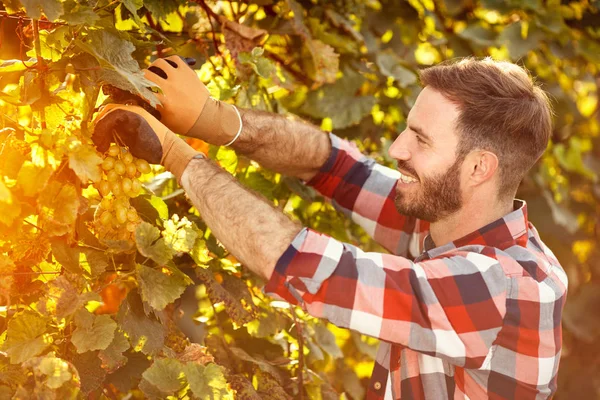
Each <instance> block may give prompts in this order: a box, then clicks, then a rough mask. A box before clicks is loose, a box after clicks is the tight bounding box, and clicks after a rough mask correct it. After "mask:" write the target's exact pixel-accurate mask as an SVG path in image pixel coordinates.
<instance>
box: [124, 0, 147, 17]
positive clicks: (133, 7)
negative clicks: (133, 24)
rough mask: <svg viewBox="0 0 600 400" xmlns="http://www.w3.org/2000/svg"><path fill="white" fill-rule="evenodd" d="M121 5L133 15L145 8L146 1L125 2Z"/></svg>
mask: <svg viewBox="0 0 600 400" xmlns="http://www.w3.org/2000/svg"><path fill="white" fill-rule="evenodd" d="M121 3H122V4H123V5H124V6H125V8H127V9H128V10H129V12H130V13H132V14H136V11H137V10H139V9H140V8H142V7H143V6H144V0H123V1H121Z"/></svg>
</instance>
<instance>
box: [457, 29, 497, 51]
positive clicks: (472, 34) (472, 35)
mask: <svg viewBox="0 0 600 400" xmlns="http://www.w3.org/2000/svg"><path fill="white" fill-rule="evenodd" d="M458 36H459V37H461V38H463V39H465V40H468V41H469V42H470V43H471V44H474V45H477V46H481V47H488V46H495V45H496V36H497V35H496V33H495V32H493V31H492V30H491V29H489V28H487V27H485V26H484V25H482V24H479V23H477V24H470V25H468V26H467V27H466V28H465V29H463V30H462V31H460V32H459V33H458Z"/></svg>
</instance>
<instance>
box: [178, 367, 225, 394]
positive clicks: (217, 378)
mask: <svg viewBox="0 0 600 400" xmlns="http://www.w3.org/2000/svg"><path fill="white" fill-rule="evenodd" d="M183 370H184V372H185V376H186V378H187V381H188V383H189V384H190V389H192V393H194V396H196V397H197V398H199V399H203V400H219V399H222V398H223V397H224V396H225V395H226V394H227V381H226V380H225V377H224V376H223V371H222V369H221V367H219V366H218V365H217V364H214V363H210V364H208V365H201V364H197V363H187V364H186V365H185V366H184V368H183Z"/></svg>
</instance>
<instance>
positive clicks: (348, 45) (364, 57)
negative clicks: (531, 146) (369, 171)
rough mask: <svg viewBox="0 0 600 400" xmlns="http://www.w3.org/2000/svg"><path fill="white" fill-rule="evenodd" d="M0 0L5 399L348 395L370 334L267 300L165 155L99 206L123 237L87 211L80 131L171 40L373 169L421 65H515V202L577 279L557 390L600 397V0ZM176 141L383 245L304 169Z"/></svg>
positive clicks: (230, 87)
mask: <svg viewBox="0 0 600 400" xmlns="http://www.w3.org/2000/svg"><path fill="white" fill-rule="evenodd" d="M1 4H2V5H3V7H2V10H0V29H1V32H0V44H1V47H0V59H1V60H0V129H1V130H0V346H1V347H0V398H2V399H4V398H15V399H30V398H31V399H33V398H44V399H70V398H79V397H89V398H93V399H99V398H104V399H106V398H110V399H117V398H124V397H126V396H128V395H129V396H131V397H128V398H149V399H162V398H167V397H169V396H172V398H198V399H226V398H239V399H291V398H299V399H307V398H310V399H338V398H340V396H344V398H348V399H361V398H363V397H364V393H365V385H366V382H367V381H368V378H369V376H370V373H371V368H372V366H373V357H374V352H375V349H376V345H377V341H376V340H375V339H373V338H368V337H365V336H361V335H359V334H356V333H355V332H351V331H347V330H342V329H338V328H336V327H334V326H332V325H331V324H328V323H327V322H326V321H320V320H316V319H314V318H312V317H310V316H309V315H307V314H306V313H304V312H303V311H302V310H301V309H298V308H294V307H289V306H288V305H287V304H285V303H281V302H276V301H273V300H272V299H270V298H269V297H268V296H265V295H264V294H263V293H262V291H261V287H262V286H263V285H264V282H261V281H260V279H259V278H257V277H256V276H254V275H253V274H251V273H250V272H248V271H247V270H246V269H244V267H243V266H242V265H240V263H239V262H238V261H237V260H236V259H235V258H233V257H232V256H231V255H229V253H228V251H227V249H225V248H223V247H222V246H221V245H220V244H219V242H218V241H217V240H216V239H215V238H214V236H213V235H212V234H211V231H210V228H209V227H207V226H206V225H205V224H204V223H203V220H202V215H199V213H198V212H197V210H196V209H195V208H194V207H193V206H192V205H191V203H190V202H189V200H188V198H186V195H185V193H184V192H183V191H182V190H181V188H180V187H179V186H178V185H177V182H176V181H175V179H174V178H173V177H172V175H170V174H169V173H168V172H165V171H164V170H162V169H161V167H159V166H152V168H151V169H147V168H146V167H140V168H139V171H140V173H138V171H136V170H135V168H133V167H132V169H131V171H129V172H130V173H131V177H132V179H133V180H138V179H139V181H140V182H141V183H142V184H143V185H142V187H141V188H139V190H138V191H137V192H136V193H134V192H133V191H132V192H131V196H130V197H127V200H126V203H125V202H124V203H122V204H120V205H119V207H123V210H125V211H119V212H118V213H119V215H117V216H115V217H114V218H117V219H118V220H119V221H120V222H122V227H123V229H126V230H123V232H125V233H124V234H123V235H119V234H114V235H113V234H106V232H103V229H104V228H103V227H102V226H101V225H102V224H100V225H99V224H98V221H100V220H101V221H103V223H104V222H106V223H107V224H109V225H110V223H112V222H111V221H112V218H113V217H112V216H110V215H109V216H106V217H105V216H103V209H104V208H109V207H112V206H113V205H112V203H111V201H110V200H105V201H104V203H103V197H104V196H105V193H100V192H101V191H106V187H104V188H103V187H102V186H101V185H102V184H101V182H103V181H105V179H107V174H108V172H109V171H108V170H110V169H111V168H113V167H110V168H108V167H107V166H106V165H105V164H106V163H107V162H106V161H105V157H107V155H104V154H100V153H98V152H97V151H96V149H95V148H94V146H93V145H92V142H91V139H90V137H91V134H92V132H93V118H94V114H95V112H96V111H97V107H99V106H100V105H102V104H105V103H108V102H130V101H134V100H135V96H139V97H141V98H144V99H145V100H146V101H147V102H149V103H150V104H153V105H155V104H156V102H157V98H156V96H155V94H154V92H155V90H156V88H152V87H151V82H149V81H147V80H146V79H145V78H144V76H143V73H142V72H141V69H143V68H145V67H147V66H148V64H149V62H151V60H153V59H155V58H157V57H163V56H167V55H172V54H178V55H181V56H184V57H192V58H195V59H196V61H197V62H196V65H195V66H194V68H196V69H197V73H198V76H199V78H200V79H202V80H203V81H204V82H205V83H206V84H207V86H208V88H209V89H210V91H211V93H212V95H213V96H214V97H216V98H219V99H221V100H224V101H227V102H231V103H235V104H236V105H238V106H239V107H244V108H253V109H261V110H267V111H271V112H275V113H281V114H288V113H289V114H295V115H298V116H300V117H302V118H305V119H307V120H309V121H311V122H313V123H315V124H317V125H320V126H321V127H322V128H323V130H332V131H333V132H334V133H336V134H337V135H339V136H342V137H344V138H348V139H350V140H354V141H356V143H357V145H358V146H359V147H360V149H361V150H363V151H364V153H366V154H369V155H371V156H372V157H374V158H376V159H377V160H378V161H379V162H381V163H384V164H386V165H389V166H393V165H394V160H392V159H390V157H389V156H388V154H387V148H388V147H389V145H390V144H391V142H392V141H393V140H394V138H395V137H396V136H397V135H398V133H399V132H401V131H402V130H403V129H404V126H405V118H406V115H407V114H408V110H409V109H410V107H411V106H412V104H413V103H414V101H415V98H416V96H417V95H418V93H419V90H420V87H419V83H418V79H417V74H416V71H417V70H418V69H419V68H423V67H427V66H429V65H434V64H436V63H438V62H441V61H443V60H446V59H450V58H454V57H462V56H469V55H475V56H479V57H481V56H491V57H494V58H496V59H502V60H511V61H514V62H518V63H519V64H521V65H524V66H525V67H527V68H528V69H529V70H530V71H531V72H532V74H533V75H534V76H536V77H537V78H536V79H537V81H538V82H540V83H541V84H542V85H543V88H544V89H545V90H546V91H548V93H550V95H551V97H552V100H553V103H554V106H555V109H556V115H555V129H554V132H553V135H552V138H551V142H550V144H549V146H548V149H547V151H546V153H545V155H544V156H543V158H542V159H541V160H540V162H539V163H538V164H537V165H536V167H535V168H534V169H533V170H532V171H531V173H530V174H529V176H528V177H527V178H526V179H525V180H524V181H523V184H522V186H521V188H520V190H519V197H520V198H524V199H525V200H527V201H528V204H529V213H530V219H531V220H532V221H533V223H534V224H535V225H536V226H537V228H538V230H539V231H540V233H541V236H542V238H543V239H544V240H545V242H546V243H547V244H548V245H549V246H550V248H551V249H552V250H553V251H554V252H555V254H556V255H557V256H558V258H559V259H560V260H561V262H562V264H563V265H564V267H565V269H566V270H567V273H568V275H569V280H570V283H571V286H570V300H569V302H568V304H567V308H566V310H565V317H564V321H563V326H564V338H563V340H564V350H563V359H562V362H561V368H560V374H559V390H558V396H557V398H560V399H568V398H583V397H585V398H592V397H590V395H591V396H594V394H595V395H596V396H599V397H600V395H599V393H600V384H599V383H598V379H597V376H599V374H600V362H598V360H599V359H600V346H599V341H600V317H599V316H598V313H597V310H598V307H599V306H600V296H598V293H599V289H600V284H599V279H600V261H599V260H600V251H599V248H598V240H599V239H600V237H599V235H600V227H599V225H600V206H599V205H598V204H599V203H600V183H599V181H598V175H599V174H600V139H599V130H600V128H599V123H600V122H599V118H600V113H599V111H598V109H599V103H598V87H599V86H600V11H599V7H600V3H599V2H598V1H597V0H576V1H570V0H562V1H558V0H548V1H545V2H542V1H541V0H480V1H478V0H406V1H403V0H331V1H330V0H248V1H215V0H197V1H180V0H88V1H85V0H82V1H74V0H8V1H3V2H2V3H1ZM134 95H135V96H134ZM189 143H190V144H191V145H192V146H194V147H195V148H197V149H199V150H202V151H205V152H207V153H208V154H209V156H210V157H211V158H212V159H214V160H216V161H217V162H218V163H219V164H220V165H221V167H223V168H224V169H226V170H227V171H229V172H230V173H232V174H234V175H235V176H236V177H237V179H239V181H241V182H242V183H243V184H244V185H246V186H247V187H248V188H250V189H252V190H255V191H257V192H259V193H260V194H262V195H263V196H265V197H266V198H267V199H268V200H270V201H272V202H273V204H274V205H275V206H276V207H278V208H279V209H281V210H282V212H285V213H286V214H288V215H289V216H290V218H293V219H295V220H299V221H300V222H301V223H302V224H304V225H305V226H310V227H312V228H313V229H316V230H319V231H321V232H324V233H327V234H330V235H332V236H334V237H336V238H337V239H340V240H343V241H346V242H351V243H354V244H358V245H359V246H361V247H362V248H363V249H365V250H373V251H383V249H381V248H380V247H378V246H377V244H375V243H374V242H372V241H371V240H370V239H369V238H368V236H367V235H366V234H365V233H364V231H362V230H361V229H360V228H359V227H357V226H355V225H353V224H351V223H350V222H349V221H348V220H346V219H345V218H343V217H342V216H341V214H339V213H338V212H337V211H336V210H335V209H334V208H333V207H332V206H331V204H329V203H327V202H326V201H325V200H324V199H323V198H322V197H320V196H319V195H318V194H317V193H315V192H314V191H313V190H312V189H310V188H306V187H304V186H302V185H301V183H300V181H298V180H295V179H291V178H289V177H285V176H281V175H279V174H276V173H274V172H272V171H269V170H266V169H263V168H261V166H260V165H258V164H256V163H254V162H252V161H251V160H248V159H246V158H244V157H243V156H241V155H236V154H235V152H234V151H233V150H231V149H228V148H218V147H215V146H211V145H208V144H206V143H204V142H201V141H199V140H195V139H193V140H192V139H190V140H189ZM125 150H126V149H123V150H121V151H125ZM111 151H113V154H114V155H117V154H118V153H117V152H118V151H120V150H119V149H116V150H111ZM123 154H125V153H123ZM121 156H122V157H125V158H123V160H124V162H126V161H129V162H131V161H130V160H129V158H128V157H129V156H124V155H119V157H121ZM113 161H114V160H113ZM113 161H109V162H108V164H110V163H112V162H113ZM119 162H120V161H119ZM134 163H135V161H134ZM111 165H113V164H111ZM114 168H118V169H119V171H124V170H122V168H121V166H119V167H114ZM142 170H143V171H142ZM129 172H128V173H129ZM141 172H144V173H143V174H141ZM140 174H141V176H140ZM136 176H137V177H136ZM111 179H112V178H111ZM115 179H116V178H115ZM119 179H121V178H119ZM130 182H131V184H133V183H132V182H133V181H132V180H130ZM127 185H130V184H129V183H128V184H127ZM134 185H135V184H134ZM127 187H128V188H130V186H127ZM100 189H101V190H100ZM119 190H120V189H119ZM128 190H129V189H128ZM106 193H108V192H106ZM128 193H129V191H128ZM109 197H110V196H109ZM103 207H104V208H103ZM115 215H116V214H115ZM128 216H130V218H131V219H127V218H128ZM102 218H104V219H102ZM109 220H110V221H109ZM130 222H131V223H130Z"/></svg>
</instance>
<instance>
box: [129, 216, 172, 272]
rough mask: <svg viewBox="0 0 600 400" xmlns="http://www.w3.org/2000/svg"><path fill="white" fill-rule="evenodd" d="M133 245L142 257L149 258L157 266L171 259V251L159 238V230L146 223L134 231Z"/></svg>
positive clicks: (163, 240) (143, 222)
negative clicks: (134, 244)
mask: <svg viewBox="0 0 600 400" xmlns="http://www.w3.org/2000/svg"><path fill="white" fill-rule="evenodd" d="M135 243H136V245H137V248H138V251H139V252H140V253H141V254H142V255H143V256H144V257H150V258H151V259H153V260H154V261H155V262H156V263H157V264H159V265H165V264H166V263H167V262H168V261H169V260H171V259H172V258H173V251H172V250H171V248H169V246H167V243H166V242H165V239H164V238H162V237H160V230H159V229H158V228H157V227H155V226H152V225H151V224H149V223H148V222H146V221H142V223H141V224H139V225H138V227H137V228H136V230H135Z"/></svg>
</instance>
